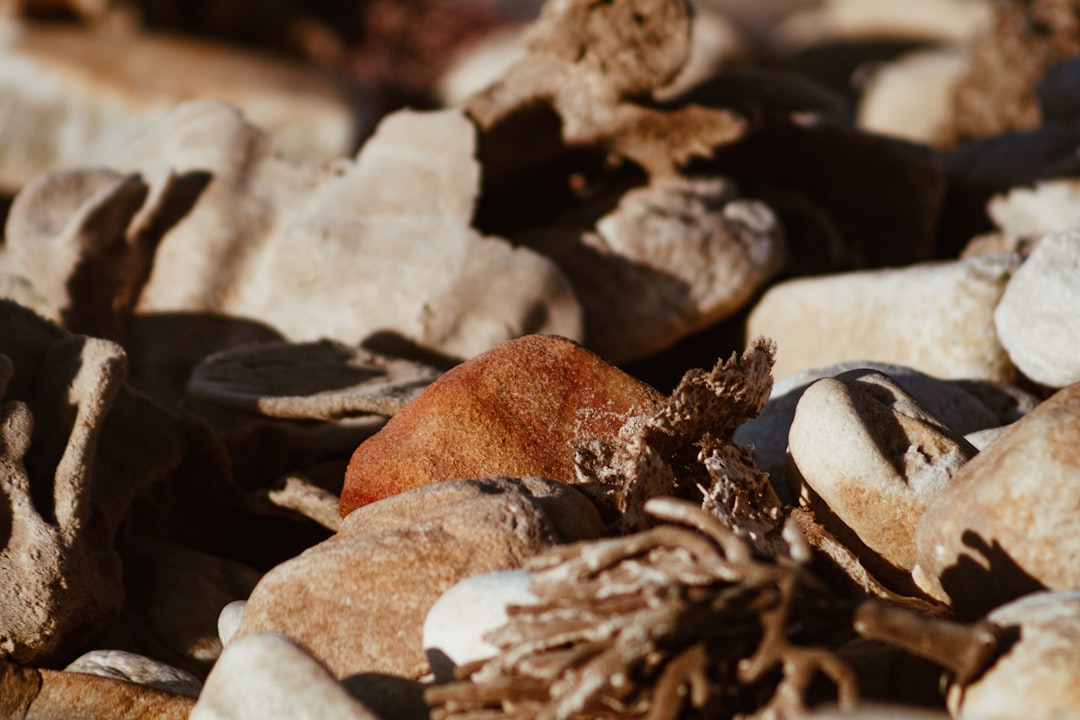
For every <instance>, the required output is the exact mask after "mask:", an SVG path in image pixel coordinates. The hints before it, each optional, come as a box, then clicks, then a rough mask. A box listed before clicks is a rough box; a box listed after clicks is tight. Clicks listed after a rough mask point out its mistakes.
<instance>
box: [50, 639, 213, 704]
mask: <svg viewBox="0 0 1080 720" xmlns="http://www.w3.org/2000/svg"><path fill="white" fill-rule="evenodd" d="M64 672H75V673H87V674H89V675H100V676H101V677H111V678H116V679H118V680H126V681H127V682H131V683H135V684H136V685H142V686H144V687H151V688H156V689H158V690H164V691H165V692H171V693H177V694H179V695H187V696H188V697H198V696H199V691H200V690H202V683H201V682H200V681H199V679H198V678H197V677H195V676H194V675H192V674H191V673H189V672H185V671H183V670H181V669H179V668H175V667H173V666H172V665H166V664H165V663H163V662H160V661H159V660H154V659H153V658H149V657H146V656H145V655H137V654H135V653H130V652H127V651H124V650H91V651H90V652H88V653H83V654H82V655H80V656H79V657H77V658H76V659H75V660H74V661H72V662H71V663H70V664H69V665H68V666H67V667H66V668H64Z"/></svg>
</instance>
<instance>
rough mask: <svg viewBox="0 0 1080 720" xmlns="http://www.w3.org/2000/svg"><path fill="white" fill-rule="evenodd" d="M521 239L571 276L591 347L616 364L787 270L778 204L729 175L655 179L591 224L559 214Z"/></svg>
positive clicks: (721, 314) (724, 309) (715, 316)
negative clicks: (740, 189) (749, 192)
mask: <svg viewBox="0 0 1080 720" xmlns="http://www.w3.org/2000/svg"><path fill="white" fill-rule="evenodd" d="M515 239H516V240H518V241H520V242H522V243H524V244H526V245H528V246H530V247H533V248H534V249H536V250H537V251H538V252H541V253H543V254H545V255H547V256H548V257H550V258H552V259H553V260H555V262H556V263H558V265H559V267H560V268H562V270H563V272H565V273H566V276H567V277H568V278H569V279H570V282H571V284H572V285H573V286H574V292H575V293H576V294H577V297H578V299H579V300H580V302H581V306H582V309H583V310H584V313H585V338H586V340H585V342H586V344H587V345H588V347H589V348H590V349H591V350H593V351H595V352H596V353H597V354H598V355H600V356H602V357H604V358H605V359H607V360H609V361H610V362H613V363H626V362H630V361H633V360H638V359H641V358H643V357H647V356H648V355H651V354H653V353H655V352H657V351H659V350H663V349H665V348H667V347H669V346H671V345H673V344H675V342H677V341H678V340H680V339H681V338H683V337H685V336H687V335H689V334H691V333H694V332H697V331H698V330H701V329H703V328H705V327H708V326H709V325H712V324H713V323H716V322H718V321H720V320H722V319H723V318H725V317H727V316H729V315H732V314H734V313H735V312H736V311H737V310H739V309H740V308H741V307H742V306H743V305H744V304H745V303H747V302H748V301H749V300H750V298H751V297H752V296H753V295H754V293H755V292H757V291H758V290H759V289H760V288H761V287H762V286H763V285H764V284H765V282H766V281H768V280H769V279H770V278H771V277H772V276H773V275H775V274H776V272H778V271H779V270H780V266H781V265H782V264H783V261H784V257H785V249H786V248H785V244H784V233H783V228H782V227H781V226H780V222H779V220H778V219H777V217H776V215H775V214H773V212H772V210H770V209H769V208H768V206H766V205H765V204H763V203H761V202H758V201H755V200H747V199H744V198H739V197H738V194H737V191H736V189H735V187H734V185H733V184H732V183H730V182H728V181H726V180H724V179H722V178H695V179H689V180H687V179H683V178H677V179H665V180H657V181H653V182H652V183H650V184H649V185H648V186H647V187H643V188H636V189H633V190H630V191H628V192H626V193H625V194H623V195H622V197H621V198H620V199H619V201H618V206H617V207H616V208H615V209H614V210H612V211H611V212H609V213H608V214H606V215H605V216H603V217H601V218H600V219H599V220H597V221H596V222H595V225H593V226H588V227H575V226H574V223H573V221H572V220H570V221H568V223H567V225H564V224H563V223H561V222H558V221H556V223H555V226H554V227H552V228H543V229H538V230H535V231H530V232H527V233H524V234H523V235H522V236H519V237H517V238H515Z"/></svg>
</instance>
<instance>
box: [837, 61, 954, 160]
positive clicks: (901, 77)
mask: <svg viewBox="0 0 1080 720" xmlns="http://www.w3.org/2000/svg"><path fill="white" fill-rule="evenodd" d="M970 61H971V57H970V54H969V53H968V52H967V51H966V50H965V49H964V48H963V47H957V46H952V47H950V46H946V47H942V48H935V49H931V50H919V51H916V52H911V53H907V54H905V55H902V56H901V57H899V58H897V59H896V60H893V61H892V62H888V63H885V64H884V65H882V66H881V67H879V68H877V69H875V70H874V71H873V72H872V74H871V75H870V77H869V80H868V82H867V84H866V87H865V89H864V90H863V94H862V96H861V98H860V99H859V107H858V113H857V115H858V119H857V125H858V126H859V127H860V128H862V129H863V130H866V131H867V132H874V133H881V134H883V135H890V136H892V137H897V138H903V139H905V140H911V141H912V142H923V143H927V144H929V145H935V146H940V145H942V144H943V143H944V142H945V141H946V140H947V139H948V132H949V128H950V123H951V113H952V98H953V93H954V92H955V91H956V85H957V83H959V82H960V78H961V76H962V75H963V74H964V73H965V72H966V71H967V69H968V66H969V64H970Z"/></svg>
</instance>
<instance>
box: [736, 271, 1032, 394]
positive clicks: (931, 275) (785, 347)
mask: <svg viewBox="0 0 1080 720" xmlns="http://www.w3.org/2000/svg"><path fill="white" fill-rule="evenodd" d="M1019 262H1020V259H1019V257H1018V256H1015V255H992V256H979V257H975V258H971V259H969V260H964V261H954V262H939V263H921V264H917V265H912V266H909V267H905V268H901V269H890V270H870V271H863V272H852V273H845V274H839V275H829V276H824V277H813V278H801V279H795V280H789V281H787V282H783V283H780V284H778V285H775V286H773V287H772V288H771V289H770V290H769V291H768V292H766V293H765V295H764V297H762V299H761V301H760V302H759V303H758V304H757V306H756V307H755V308H754V310H753V311H752V312H751V314H750V318H749V320H748V321H747V330H746V332H747V336H749V337H753V336H756V335H766V336H768V337H772V338H773V339H775V340H776V343H777V345H778V346H779V348H780V352H779V353H778V354H777V358H776V371H775V372H776V374H777V375H778V376H780V377H784V376H786V375H791V374H793V373H795V372H798V371H800V370H805V369H809V368H814V367H824V366H826V365H831V364H833V363H838V362H845V361H849V360H872V361H877V362H884V363H892V364H896V365H906V366H908V367H911V368H914V369H916V370H921V371H922V372H925V373H927V374H930V375H934V376H936V377H939V378H943V379H950V378H972V379H981V380H1004V381H1009V380H1011V379H1012V378H1013V377H1014V375H1015V372H1016V371H1015V368H1014V367H1013V365H1012V363H1011V362H1010V360H1009V357H1008V355H1007V354H1006V353H1005V350H1004V348H1002V347H1001V343H1000V342H999V340H998V337H997V333H996V331H995V329H994V321H993V313H994V308H995V307H996V305H997V303H998V300H999V299H1000V298H1001V295H1002V293H1003V292H1004V290H1005V285H1006V283H1007V282H1008V280H1009V277H1010V276H1011V275H1012V272H1013V271H1014V270H1015V269H1016V267H1017V266H1018V265H1019Z"/></svg>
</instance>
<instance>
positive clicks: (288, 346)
mask: <svg viewBox="0 0 1080 720" xmlns="http://www.w3.org/2000/svg"><path fill="white" fill-rule="evenodd" d="M439 374H440V373H439V371H438V370H436V369H434V368H431V367H428V366H426V365H422V364H420V363H416V362H411V361H408V360H401V359H397V358H391V357H387V356H384V355H380V354H377V353H374V352H370V351H367V350H363V349H360V348H356V347H352V346H349V345H345V344H342V343H338V342H333V341H330V340H323V341H321V342H311V343H295V344H294V343H286V342H278V343H266V344H258V345H244V346H241V347H238V348H233V349H231V350H225V351H223V352H220V353H217V354H215V355H212V356H210V357H208V358H207V359H206V360H205V361H203V362H202V363H201V364H200V365H199V366H198V367H196V368H195V370H194V372H193V373H192V376H191V380H190V381H189V382H188V386H187V392H188V396H189V397H191V398H195V399H199V400H204V401H208V402H211V403H214V404H218V405H223V406H226V407H229V408H233V409H236V410H240V411H245V412H248V413H251V414H254V415H260V416H264V417H272V418H283V419H290V420H336V419H340V418H345V417H350V416H356V415H366V414H375V415H393V414H394V413H396V412H397V411H398V410H399V409H400V408H401V407H402V406H403V405H405V403H407V402H409V400H411V399H412V398H414V397H415V396H416V395H418V394H419V393H420V391H421V390H423V389H424V388H425V387H427V386H428V385H429V384H430V383H431V382H432V381H434V380H435V379H436V378H437V377H438V376H439Z"/></svg>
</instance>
